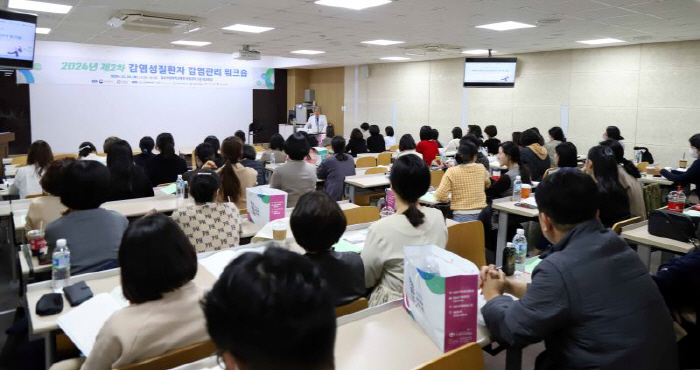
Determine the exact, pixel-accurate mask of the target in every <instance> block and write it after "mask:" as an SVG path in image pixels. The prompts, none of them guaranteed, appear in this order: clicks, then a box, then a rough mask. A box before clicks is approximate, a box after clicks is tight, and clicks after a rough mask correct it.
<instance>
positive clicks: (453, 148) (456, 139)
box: [445, 127, 462, 152]
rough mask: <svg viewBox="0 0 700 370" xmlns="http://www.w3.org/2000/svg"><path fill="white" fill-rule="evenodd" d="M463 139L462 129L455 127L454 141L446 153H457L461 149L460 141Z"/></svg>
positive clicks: (446, 149) (448, 144) (451, 141)
mask: <svg viewBox="0 0 700 370" xmlns="http://www.w3.org/2000/svg"><path fill="white" fill-rule="evenodd" d="M461 138H462V129H461V128H459V127H455V128H453V129H452V140H450V141H449V142H448V143H447V146H446V147H445V151H446V152H456V151H457V149H459V140H460V139H461Z"/></svg>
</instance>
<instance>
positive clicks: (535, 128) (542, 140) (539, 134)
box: [530, 127, 544, 146]
mask: <svg viewBox="0 0 700 370" xmlns="http://www.w3.org/2000/svg"><path fill="white" fill-rule="evenodd" d="M530 130H532V131H535V133H536V134H537V143H538V144H540V145H541V146H544V137H543V136H542V134H541V133H540V129H538V128H537V127H531V128H530Z"/></svg>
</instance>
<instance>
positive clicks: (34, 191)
mask: <svg viewBox="0 0 700 370" xmlns="http://www.w3.org/2000/svg"><path fill="white" fill-rule="evenodd" d="M51 162H53V152H51V147H50V146H49V144H48V143H47V142H45V141H44V140H37V141H35V142H33V143H32V145H30V146H29V153H28V154H27V165H26V166H22V167H19V168H18V169H17V173H16V174H15V181H14V182H13V183H12V185H10V188H9V194H11V195H19V198H20V199H24V198H26V197H27V195H41V184H40V181H41V176H43V175H44V171H46V168H48V167H49V164H51Z"/></svg>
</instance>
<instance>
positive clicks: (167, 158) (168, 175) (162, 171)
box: [146, 132, 187, 186]
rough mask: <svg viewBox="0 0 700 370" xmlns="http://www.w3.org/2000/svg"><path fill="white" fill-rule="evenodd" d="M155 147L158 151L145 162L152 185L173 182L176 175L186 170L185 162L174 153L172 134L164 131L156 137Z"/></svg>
mask: <svg viewBox="0 0 700 370" xmlns="http://www.w3.org/2000/svg"><path fill="white" fill-rule="evenodd" d="M156 149H158V151H159V152H160V153H159V154H158V155H156V156H155V157H153V158H151V159H150V160H149V161H148V162H147V163H146V173H147V174H148V178H149V180H151V184H152V185H153V186H158V185H160V184H167V183H171V182H175V180H177V175H182V174H183V173H185V172H186V171H187V163H186V162H185V160H184V159H182V158H180V156H178V155H177V154H175V139H173V135H172V134H170V133H168V132H164V133H162V134H160V135H158V137H156Z"/></svg>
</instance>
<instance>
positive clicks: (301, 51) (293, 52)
mask: <svg viewBox="0 0 700 370" xmlns="http://www.w3.org/2000/svg"><path fill="white" fill-rule="evenodd" d="M291 53H292V54H304V55H316V54H323V53H325V51H320V50H294V51H292V52H291Z"/></svg>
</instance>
